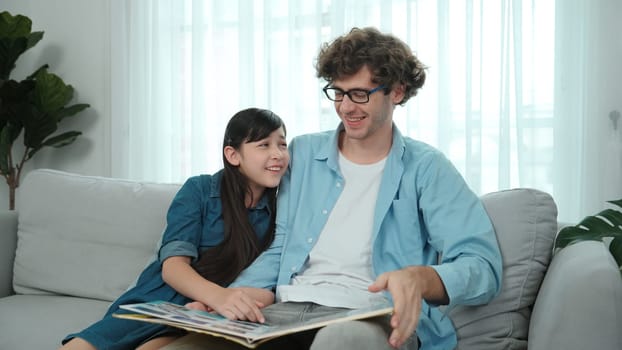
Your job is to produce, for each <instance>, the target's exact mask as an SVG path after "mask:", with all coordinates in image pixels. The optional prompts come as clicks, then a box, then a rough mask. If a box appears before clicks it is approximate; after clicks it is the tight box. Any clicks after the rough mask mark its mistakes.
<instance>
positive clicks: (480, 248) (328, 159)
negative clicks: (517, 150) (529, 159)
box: [233, 125, 502, 350]
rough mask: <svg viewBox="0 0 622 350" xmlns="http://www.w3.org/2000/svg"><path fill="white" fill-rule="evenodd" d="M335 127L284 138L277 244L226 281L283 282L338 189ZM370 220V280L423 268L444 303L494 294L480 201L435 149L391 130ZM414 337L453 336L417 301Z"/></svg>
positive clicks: (497, 261) (447, 344) (495, 259)
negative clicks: (286, 161) (286, 163)
mask: <svg viewBox="0 0 622 350" xmlns="http://www.w3.org/2000/svg"><path fill="white" fill-rule="evenodd" d="M341 130H343V125H340V126H339V128H337V130H335V131H329V132H322V133H316V134H309V135H302V136H298V137H295V138H294V139H293V140H292V141H291V143H290V154H291V161H290V168H289V169H288V173H286V175H285V176H284V177H283V179H282V180H281V185H280V187H279V197H278V206H277V229H276V237H275V241H274V243H273V244H272V246H271V247H270V248H269V249H268V250H267V251H265V252H264V253H263V254H262V255H260V256H259V257H258V258H257V259H256V260H255V262H254V263H253V264H252V265H251V266H249V268H248V269H246V270H245V271H243V273H242V274H241V275H240V277H239V278H238V279H237V280H236V281H235V282H234V283H233V285H237V286H241V285H246V286H254V287H263V288H271V287H274V286H275V284H276V285H284V284H289V282H290V279H291V278H292V276H294V275H295V274H296V273H298V272H299V271H300V269H301V268H302V267H303V265H304V263H305V261H306V259H307V258H308V256H309V253H310V251H311V249H312V247H313V245H314V244H315V242H316V241H317V239H318V236H319V234H320V232H321V231H322V228H323V227H324V225H325V223H326V221H327V218H328V215H329V214H330V211H331V210H332V208H333V206H334V205H335V203H336V201H337V198H338V197H339V195H340V194H341V192H342V189H343V186H344V180H343V178H342V176H341V174H340V171H339V165H338V147H337V143H338V137H339V132H340V131H341ZM373 225H374V226H373V231H372V235H373V236H372V242H373V246H372V265H373V266H372V270H373V273H374V276H373V277H374V278H375V277H377V276H378V275H379V274H382V273H384V272H387V271H393V270H398V269H402V268H404V267H407V266H411V265H429V266H431V267H433V268H434V269H435V270H436V271H437V273H438V275H439V276H440V278H441V280H442V281H443V284H444V286H445V289H446V291H447V294H448V296H449V300H450V304H449V306H448V308H451V307H453V306H454V305H460V304H462V305H477V304H484V303H487V302H488V301H490V300H491V299H492V298H493V297H494V296H496V295H497V294H498V293H499V291H500V289H501V270H502V267H501V254H500V252H499V247H498V243H497V240H496V236H495V233H494V230H493V227H492V224H491V222H490V219H489V218H488V215H487V214H486V211H485V210H484V207H483V205H482V203H481V201H480V199H479V197H477V196H476V195H475V194H474V193H473V192H472V191H471V190H470V189H469V187H468V186H467V184H466V183H465V181H464V179H463V178H462V176H461V175H460V174H459V173H458V171H457V170H456V169H455V167H454V166H453V165H452V164H451V163H450V162H449V160H448V159H447V158H446V157H445V156H444V155H443V154H442V153H441V152H440V151H438V150H436V149H434V148H432V147H431V146H429V145H426V144H424V143H422V142H419V141H416V140H413V139H411V138H408V137H403V136H402V135H401V133H400V132H399V130H398V129H397V127H396V126H393V143H392V146H391V150H390V153H389V155H388V157H387V160H386V165H385V169H384V174H383V177H382V180H381V184H380V190H379V193H378V199H377V202H376V207H375V212H374V224H373ZM277 290H278V288H277ZM389 297H390V296H389ZM417 336H418V337H419V339H420V340H421V349H422V350H427V349H453V348H454V347H455V346H456V342H457V340H456V333H455V329H454V327H453V325H452V323H451V320H450V319H449V318H448V317H444V315H443V313H441V311H440V310H439V308H438V307H437V305H431V304H428V303H426V302H425V301H424V302H423V305H422V311H421V315H420V320H419V324H418V327H417Z"/></svg>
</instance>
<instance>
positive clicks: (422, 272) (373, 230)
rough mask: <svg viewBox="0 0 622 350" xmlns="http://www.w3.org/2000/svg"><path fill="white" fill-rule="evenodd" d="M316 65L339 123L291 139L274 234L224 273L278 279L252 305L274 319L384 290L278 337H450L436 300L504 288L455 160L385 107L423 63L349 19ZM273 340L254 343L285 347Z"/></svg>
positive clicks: (440, 342)
mask: <svg viewBox="0 0 622 350" xmlns="http://www.w3.org/2000/svg"><path fill="white" fill-rule="evenodd" d="M316 69H317V75H318V77H320V78H323V79H325V80H326V81H327V82H328V84H327V85H326V87H325V88H324V92H325V94H326V96H327V97H328V98H329V99H330V100H332V101H334V106H335V110H336V112H337V115H338V116H339V118H340V119H341V123H340V125H339V127H338V128H337V130H334V131H331V132H322V133H317V134H310V135H302V136H299V137H296V138H294V139H293V140H292V142H291V144H290V151H291V159H292V161H291V162H290V169H289V173H288V174H286V175H285V177H284V178H283V180H282V182H281V185H280V190H279V203H278V210H277V231H276V238H275V241H274V243H273V245H272V247H271V248H270V249H269V250H267V251H266V252H265V253H264V254H262V255H261V256H260V257H259V258H258V259H257V260H256V261H255V262H254V263H253V264H252V265H251V266H250V267H249V268H248V269H247V270H245V271H244V272H243V273H242V275H241V276H240V277H239V278H238V280H236V282H234V284H233V286H243V285H250V286H254V287H257V286H261V287H264V288H273V287H274V286H275V285H276V286H277V288H276V292H277V295H276V296H277V301H278V302H277V303H276V304H273V305H271V306H269V307H267V308H264V309H263V310H262V311H263V313H264V315H266V319H267V320H272V321H271V322H273V321H274V320H277V322H287V320H299V319H306V318H312V317H315V316H317V315H322V314H323V313H325V312H330V311H331V310H334V309H335V308H360V307H365V306H368V305H370V304H371V303H374V302H376V300H378V299H385V298H387V299H389V300H391V301H392V302H393V308H394V312H393V314H392V315H391V316H390V317H385V318H382V317H380V318H374V319H370V320H364V321H349V322H344V323H339V324H333V325H329V326H327V327H324V328H322V329H320V330H319V331H310V332H303V333H301V334H297V335H294V336H288V337H285V338H286V339H280V340H279V341H280V342H283V341H291V342H292V343H291V344H299V345H296V346H299V347H300V348H306V347H309V346H310V347H311V349H321V350H326V349H341V350H343V349H391V348H402V349H417V348H418V347H419V346H420V348H421V349H423V350H428V349H453V348H454V347H455V346H456V334H455V330H454V328H453V326H452V323H451V320H450V319H449V318H448V317H446V315H444V314H443V313H442V312H441V311H440V310H439V308H438V306H439V305H448V308H451V307H452V306H454V305H458V304H463V305H477V304H483V303H486V302H488V301H490V300H491V299H492V298H493V297H494V296H495V295H496V294H497V293H498V292H499V290H500V288H501V286H500V283H501V282H500V281H501V256H500V253H499V248H498V245H497V241H496V237H495V233H494V231H493V228H492V225H491V223H490V220H489V218H488V216H487V214H486V212H485V210H484V208H483V206H482V204H481V202H480V201H479V198H478V197H477V196H476V195H475V194H474V193H473V192H472V191H471V190H470V189H469V188H468V186H467V185H466V183H465V182H464V180H463V178H462V177H461V176H460V174H459V173H458V172H457V171H456V169H455V168H454V167H453V166H452V165H451V163H450V162H449V161H448V160H447V159H446V158H445V157H444V156H443V155H442V154H441V153H440V152H439V151H437V150H435V149H434V148H432V147H430V146H428V145H426V144H424V143H421V142H418V141H415V140H413V139H410V138H408V137H404V136H402V135H401V133H400V132H399V130H398V129H397V127H396V126H395V125H394V124H393V111H394V109H395V107H396V106H397V105H403V104H405V103H406V102H407V101H408V100H409V99H410V98H411V97H413V96H415V95H416V93H417V90H418V89H419V88H420V87H421V86H423V83H424V81H425V71H424V67H423V65H422V64H421V62H419V60H418V59H417V58H416V57H415V56H414V55H413V54H412V52H411V50H410V49H409V47H408V46H407V45H406V44H405V43H404V42H402V41H401V40H399V39H397V38H396V37H394V36H392V35H387V34H383V33H380V32H379V31H377V30H376V29H373V28H364V29H358V28H354V29H352V31H350V33H348V34H346V35H344V36H342V37H339V38H337V39H336V40H334V41H333V42H332V43H330V44H327V45H324V46H323V47H322V49H321V50H320V53H319V55H318V59H317V65H316ZM276 271H278V276H277V274H276ZM244 312H248V310H242V313H244ZM190 338H194V339H192V340H189V341H188V339H186V340H187V341H186V344H193V346H190V347H183V346H181V345H180V346H179V347H176V349H190V348H192V349H194V348H197V349H198V348H202V347H201V346H200V344H203V346H204V347H205V348H209V349H213V348H217V347H215V346H212V345H207V343H206V342H208V341H211V340H209V338H206V337H203V338H200V337H199V336H191V337H190ZM279 341H277V342H275V343H274V344H273V345H270V343H268V344H266V345H265V346H264V347H263V348H266V349H272V348H275V349H276V348H282V347H279V346H283V344H280V345H279V344H278V343H279ZM182 343H183V339H182V341H180V342H179V344H182ZM210 344H211V343H210ZM291 346H293V345H291ZM291 346H290V347H291ZM174 348H175V347H174ZM227 348H236V347H235V346H233V345H232V346H231V347H227Z"/></svg>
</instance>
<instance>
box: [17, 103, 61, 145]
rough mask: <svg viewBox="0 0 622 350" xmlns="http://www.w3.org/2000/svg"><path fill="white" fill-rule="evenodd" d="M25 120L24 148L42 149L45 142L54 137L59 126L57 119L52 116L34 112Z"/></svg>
mask: <svg viewBox="0 0 622 350" xmlns="http://www.w3.org/2000/svg"><path fill="white" fill-rule="evenodd" d="M27 117H28V118H27V119H25V120H24V146H26V147H28V148H33V149H38V148H41V146H42V143H43V140H45V139H46V138H47V137H48V136H50V135H52V134H53V133H54V132H55V131H56V130H57V129H58V125H57V123H56V119H54V117H52V116H51V115H50V114H47V113H42V112H40V111H38V110H34V109H33V110H32V113H30V114H28V115H27Z"/></svg>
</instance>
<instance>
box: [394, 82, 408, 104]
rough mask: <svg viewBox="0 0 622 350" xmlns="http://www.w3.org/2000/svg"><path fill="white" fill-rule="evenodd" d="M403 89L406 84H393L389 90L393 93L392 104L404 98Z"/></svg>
mask: <svg viewBox="0 0 622 350" xmlns="http://www.w3.org/2000/svg"><path fill="white" fill-rule="evenodd" d="M404 91H406V86H404V84H396V85H395V87H394V88H393V89H392V90H391V92H392V93H393V104H395V105H397V104H400V103H401V102H402V100H404V96H405V93H404Z"/></svg>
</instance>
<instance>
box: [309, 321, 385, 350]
mask: <svg viewBox="0 0 622 350" xmlns="http://www.w3.org/2000/svg"><path fill="white" fill-rule="evenodd" d="M388 339H389V333H388V332H387V330H386V329H385V328H383V327H382V326H381V325H380V324H378V323H373V322H369V321H348V322H341V323H335V324H331V325H328V326H326V327H324V328H322V329H320V330H319V331H318V332H317V333H316V335H315V339H314V341H313V344H312V345H311V350H329V349H337V350H347V349H357V350H358V349H391V346H390V344H389V341H388Z"/></svg>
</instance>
